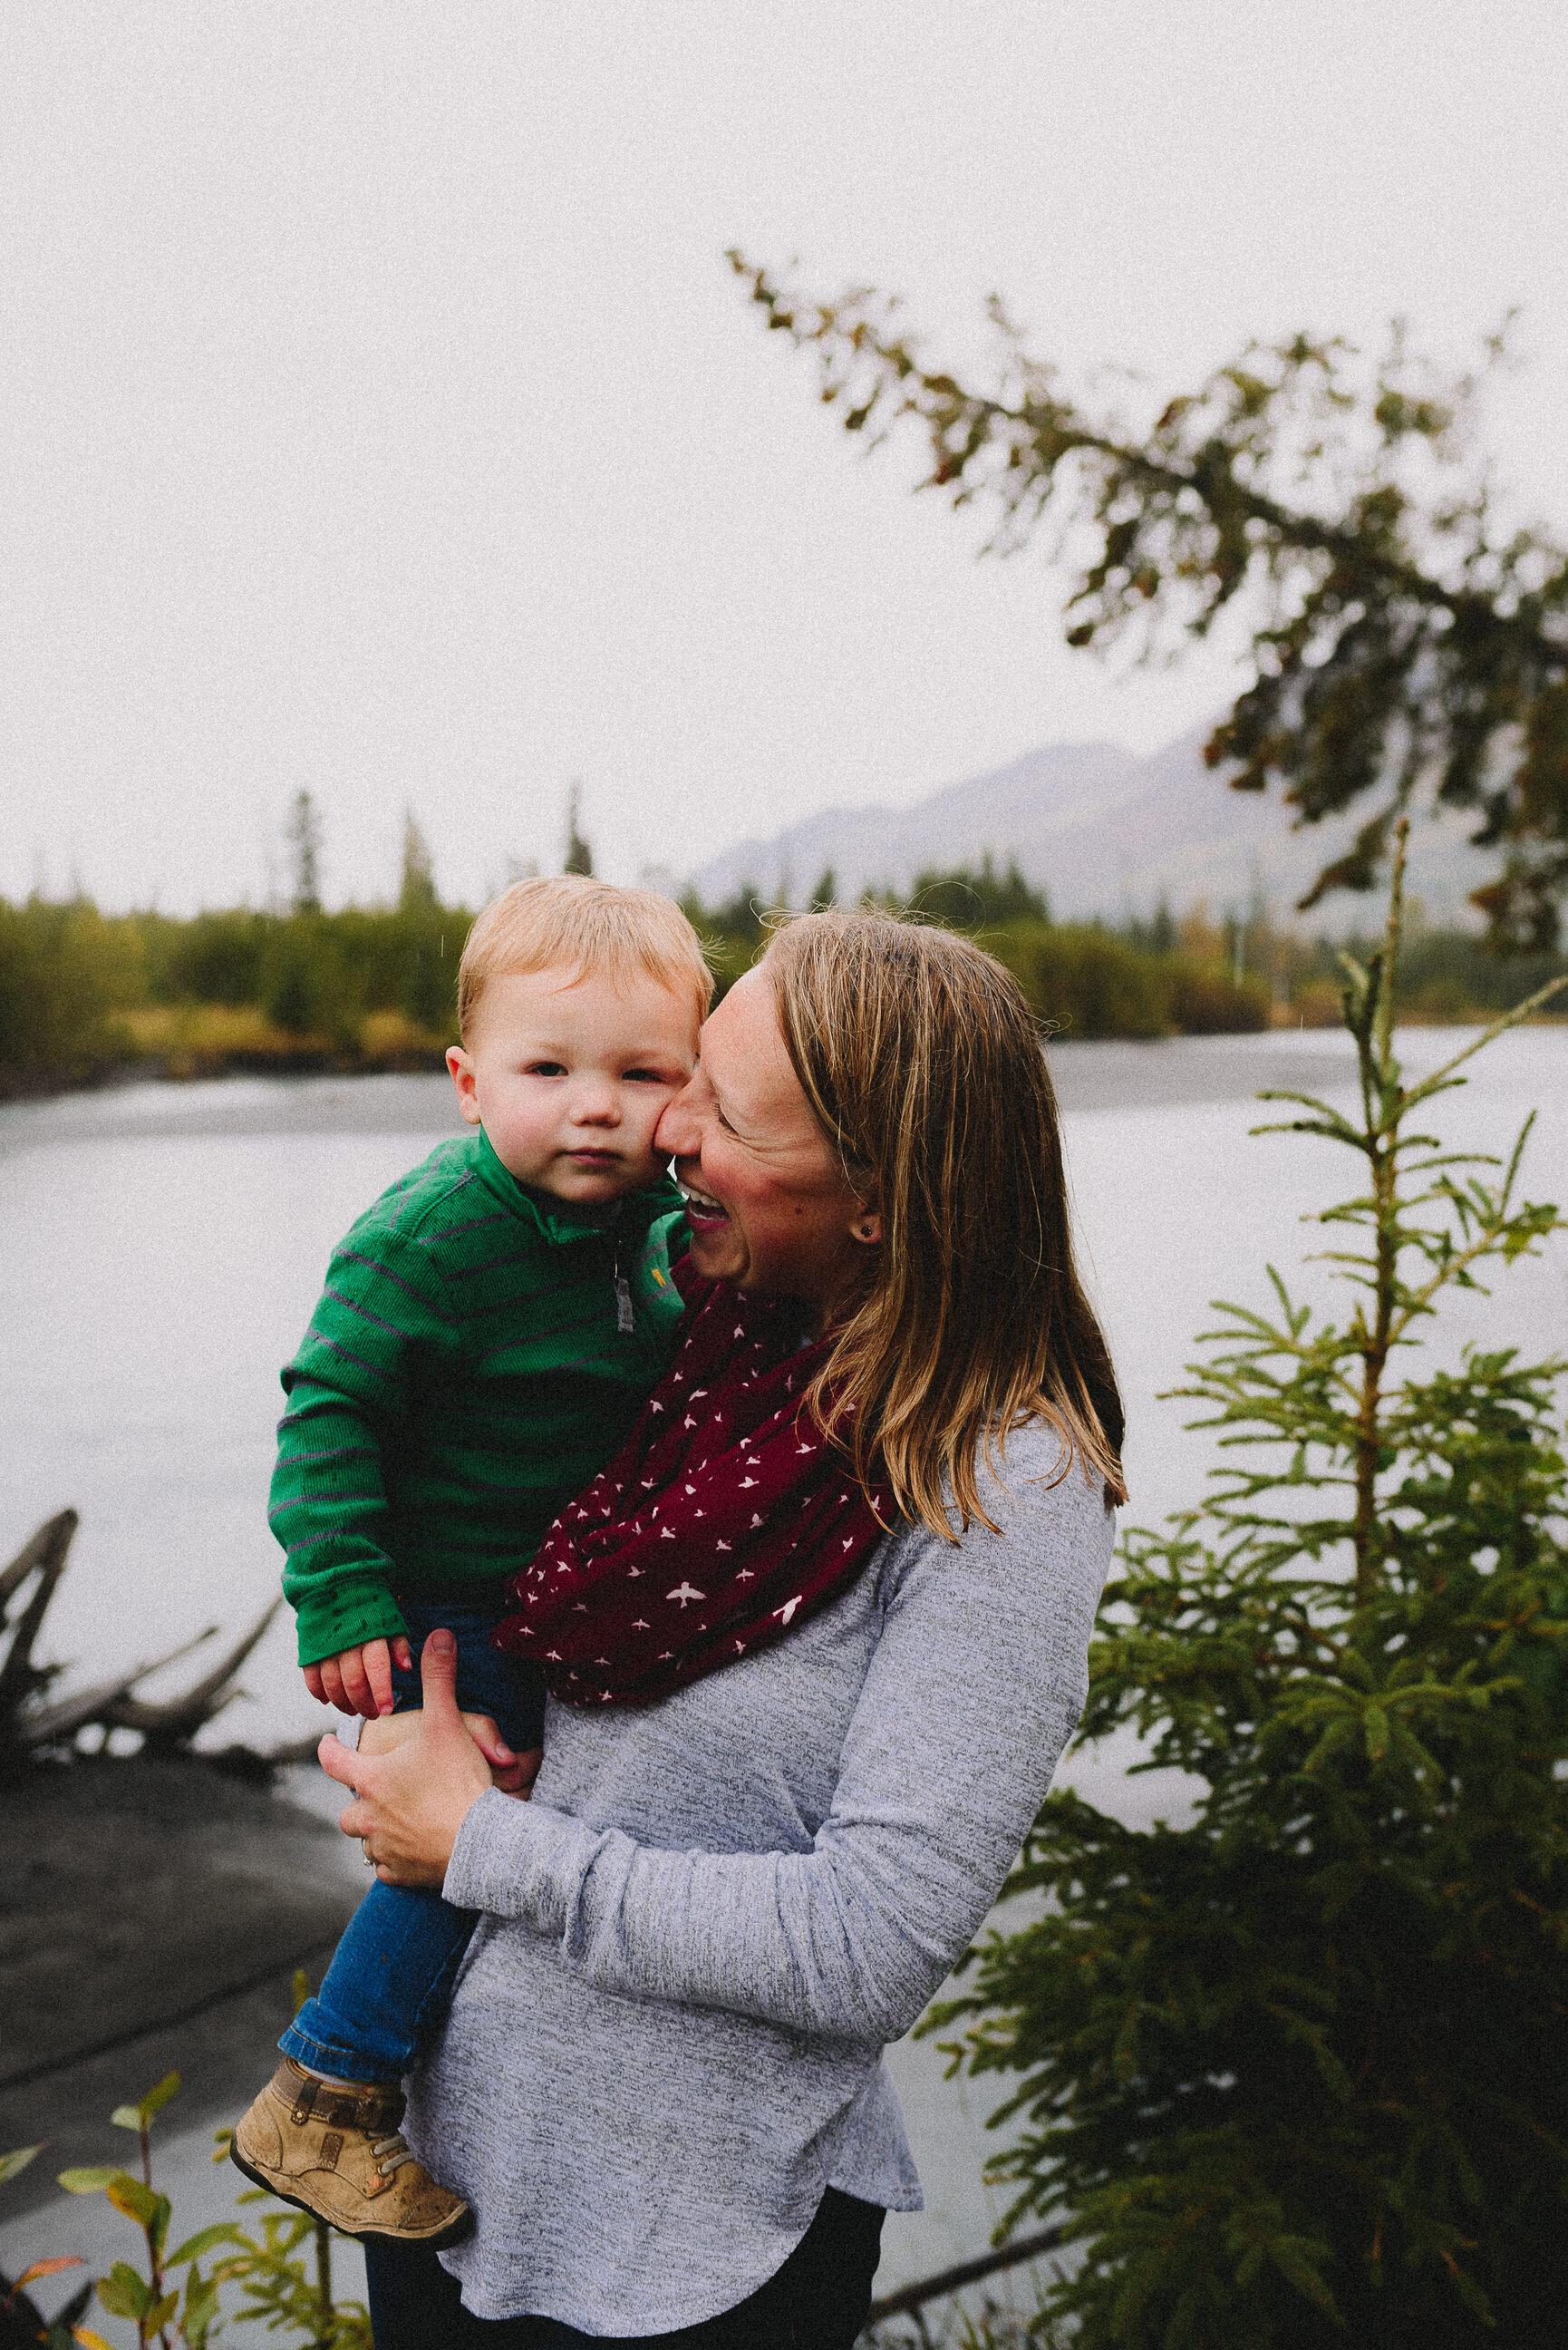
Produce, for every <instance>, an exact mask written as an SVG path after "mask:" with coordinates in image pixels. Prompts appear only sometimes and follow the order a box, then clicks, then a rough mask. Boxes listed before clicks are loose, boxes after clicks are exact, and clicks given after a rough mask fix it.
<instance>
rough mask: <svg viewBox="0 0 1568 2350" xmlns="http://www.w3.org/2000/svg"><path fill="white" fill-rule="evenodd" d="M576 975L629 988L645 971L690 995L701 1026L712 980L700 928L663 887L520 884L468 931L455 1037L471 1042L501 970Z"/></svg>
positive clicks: (565, 877)
mask: <svg viewBox="0 0 1568 2350" xmlns="http://www.w3.org/2000/svg"><path fill="white" fill-rule="evenodd" d="M557 967H559V968H566V969H571V970H574V971H575V972H576V976H577V978H578V979H605V980H607V981H608V982H609V984H610V985H611V987H613V988H616V989H618V990H621V991H624V990H625V989H626V988H628V987H629V986H630V984H631V983H632V982H633V981H634V980H635V979H636V978H637V977H638V976H639V973H640V974H641V975H643V976H644V977H646V978H649V979H655V980H658V981H659V983H660V984H661V985H662V986H665V987H669V988H671V989H675V990H680V989H682V988H684V989H688V990H689V991H690V993H691V1002H692V1006H693V1009H694V1011H695V1013H696V1016H697V1018H698V1020H699V1021H701V1020H702V1019H704V1018H705V1017H706V1015H707V1011H708V1003H709V999H710V997H711V995H712V993H713V974H712V972H711V971H710V970H709V968H708V966H707V964H706V962H704V961H703V959H702V948H701V941H700V940H699V939H698V936H697V933H696V931H694V930H693V929H692V927H691V923H690V922H689V921H688V920H687V919H686V917H685V915H684V914H683V913H682V912H681V910H680V907H679V906H678V905H676V904H675V902H674V900H673V899H670V898H664V897H661V896H660V895H659V891H658V890H657V889H618V888H617V887H616V885H615V884H614V883H613V882H611V881H596V880H593V879H590V878H589V877H588V876H587V875H586V874H577V873H558V874H550V875H542V876H540V877H539V878H538V879H534V880H528V881H514V883H513V884H512V887H511V888H510V889H504V890H503V891H502V893H501V895H500V897H499V898H493V899H491V901H490V903H489V905H488V906H486V908H485V909H484V911H483V914H481V915H480V917H479V919H478V920H477V921H476V922H475V923H474V925H473V928H472V930H471V931H470V932H469V934H468V941H467V944H466V945H465V946H464V948H463V950H462V962H460V963H459V965H458V969H457V1025H458V1034H459V1035H460V1036H461V1037H462V1041H463V1043H464V1044H465V1045H466V1044H467V1042H468V1040H469V1036H470V1034H471V1032H472V1027H473V1022H474V1015H475V1014H476V1013H477V1012H478V1010H479V1007H480V1005H481V1003H483V1001H484V991H485V989H486V988H487V987H488V986H489V984H490V983H491V981H492V980H493V979H499V978H500V977H501V976H502V974H503V973H504V972H529V971H554V970H556V968H557Z"/></svg>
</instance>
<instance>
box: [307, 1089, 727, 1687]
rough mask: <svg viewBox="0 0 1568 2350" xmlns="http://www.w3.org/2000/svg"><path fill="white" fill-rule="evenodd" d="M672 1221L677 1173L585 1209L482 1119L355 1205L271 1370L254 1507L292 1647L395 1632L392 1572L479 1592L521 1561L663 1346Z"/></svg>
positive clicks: (623, 1420) (419, 1582)
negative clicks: (261, 1493) (267, 1503)
mask: <svg viewBox="0 0 1568 2350" xmlns="http://www.w3.org/2000/svg"><path fill="white" fill-rule="evenodd" d="M672 1238H673V1239H675V1240H676V1243H677V1253H680V1194H679V1192H678V1191H676V1189H675V1187H674V1185H673V1184H672V1183H670V1182H662V1183H659V1185H657V1186H656V1187H655V1188H653V1189H652V1190H649V1191H638V1192H634V1193H632V1194H631V1195H630V1196H629V1197H628V1198H627V1199H625V1200H622V1201H618V1203H617V1205H616V1207H615V1208H614V1209H613V1210H611V1211H595V1212H594V1213H593V1214H592V1215H589V1214H587V1213H585V1212H584V1211H580V1210H574V1209H572V1208H570V1207H569V1206H568V1205H567V1204H566V1202H564V1201H554V1200H550V1199H547V1198H545V1196H544V1195H542V1194H539V1193H536V1192H531V1191H526V1190H524V1186H523V1185H522V1184H520V1183H519V1182H517V1181H516V1180H515V1179H514V1177H513V1176H511V1175H509V1174H508V1173H507V1171H506V1170H505V1168H504V1167H503V1166H502V1164H501V1161H500V1160H499V1159H497V1157H496V1156H495V1153H494V1151H493V1149H492V1148H491V1146H490V1143H489V1140H488V1139H487V1138H486V1136H485V1135H484V1133H483V1129H482V1128H474V1129H473V1130H472V1132H471V1133H468V1134H465V1135H462V1136H460V1137H458V1138H456V1139H453V1140H452V1141H451V1142H443V1143H441V1145H440V1147H439V1148H438V1149H435V1150H433V1151H432V1152H431V1155H430V1157H429V1158H428V1159H426V1160H425V1161H424V1163H423V1164H422V1166H420V1167H416V1168H415V1169H414V1170H412V1172H411V1173H410V1174H408V1175H405V1176H404V1177H403V1179H402V1180H401V1182H400V1183H394V1184H393V1185H392V1187H391V1189H390V1190H389V1191H384V1192H383V1193H382V1194H381V1197H380V1198H379V1200H378V1201H376V1203H375V1205H374V1206H373V1207H372V1208H370V1209H369V1211H367V1212H366V1213H365V1214H364V1215H363V1216H361V1217H360V1219H359V1221H358V1223H357V1224H355V1225H354V1227H353V1229H352V1230H351V1231H350V1232H348V1234H347V1236H346V1237H345V1238H344V1239H343V1240H342V1241H340V1242H339V1243H338V1245H337V1248H336V1249H335V1250H334V1252H333V1255H332V1262H331V1265H330V1268H329V1270H328V1273H327V1287H326V1289H325V1291H324V1292H323V1294H322V1297H321V1302H320V1304H319V1305H317V1309H316V1312H315V1315H314V1316H313V1318H312V1320H311V1324H310V1327H309V1329H308V1330H307V1331H306V1334H305V1337H304V1340H303V1342H302V1344H301V1346H300V1348H299V1351H298V1353H297V1354H296V1356H295V1357H294V1360H293V1361H292V1362H291V1363H289V1364H288V1365H287V1366H286V1368H285V1370H284V1373H283V1385H284V1392H285V1393H286V1396H287V1398H288V1409H287V1410H286V1413H285V1414H284V1418H283V1420H282V1423H281V1425H280V1427H279V1430H278V1458H277V1467H276V1470H275V1472H274V1476H273V1485H272V1507H271V1509H270V1511H269V1513H268V1514H269V1517H270V1520H271V1523H272V1527H273V1531H274V1532H275V1534H276V1535H277V1538H278V1540H279V1541H280V1542H281V1543H282V1544H283V1545H284V1547H285V1549H286V1551H287V1553H288V1559H287V1564H286V1566H285V1568H284V1576H283V1587H284V1592H285V1594H286V1597H287V1598H288V1600H289V1601H290V1603H291V1605H292V1606H293V1607H295V1608H296V1611H297V1613H298V1617H299V1661H300V1663H301V1664H302V1665H306V1664H314V1663H315V1662H316V1661H317V1659H319V1658H322V1657H330V1656H336V1655H337V1653H338V1651H339V1650H340V1649H343V1648H353V1647H355V1646H357V1645H358V1643H359V1642H360V1641H362V1640H373V1639H378V1638H386V1637H389V1636H390V1635H394V1634H397V1633H399V1632H400V1631H402V1630H403V1628H404V1627H403V1621H402V1617H401V1616H400V1614H399V1612H398V1606H397V1602H396V1599H395V1598H394V1596H393V1594H394V1592H395V1590H396V1589H397V1588H398V1587H400V1586H410V1587H412V1586H425V1587H427V1588H431V1589H436V1590H441V1591H447V1592H452V1593H457V1592H462V1593H468V1592H470V1591H472V1596H474V1597H476V1598H478V1597H481V1596H485V1594H486V1592H487V1591H488V1592H493V1591H494V1589H495V1588H496V1586H498V1585H499V1584H501V1583H502V1582H503V1581H504V1579H505V1577H506V1576H507V1575H514V1574H515V1573H516V1571H517V1569H518V1568H519V1567H521V1566H524V1565H526V1564H527V1562H528V1560H529V1559H530V1558H531V1557H532V1556H533V1555H534V1552H535V1549H536V1548H537V1547H538V1544H539V1542H540V1540H541V1538H542V1537H543V1535H544V1534H545V1528H546V1527H547V1526H548V1525H549V1523H550V1522H551V1520H552V1519H553V1518H554V1517H555V1515H556V1512H557V1511H558V1510H559V1509H560V1507H561V1505H562V1503H564V1502H566V1501H568V1500H569V1499H570V1498H571V1496H572V1495H573V1494H574V1493H575V1492H577V1491H578V1490H579V1489H580V1488H581V1487H582V1486H584V1485H586V1484H587V1482H589V1480H590V1479H591V1478H593V1477H594V1476H596V1475H597V1472H598V1471H599V1470H600V1469H602V1468H603V1466H604V1464H605V1462H606V1461H607V1460H609V1458H610V1457H611V1455H612V1454H613V1453H614V1452H615V1451H617V1449H618V1446H619V1444H620V1442H621V1440H622V1438H623V1437H624V1436H625V1435H626V1433H627V1430H628V1429H629V1427H630V1426H631V1423H632V1420H633V1419H635V1417H636V1415H637V1412H638V1410H639V1407H640V1406H641V1404H642V1402H643V1400H644V1399H645V1398H646V1397H647V1395H648V1394H649V1390H650V1388H653V1386H654V1385H655V1384H656V1382H657V1381H658V1379H659V1378H660V1376H661V1375H662V1373H663V1372H664V1370H665V1368H666V1367H667V1366H668V1364H669V1362H670V1357H671V1356H672V1354H673V1353H674V1347H675V1333H676V1328H677V1326H678V1324H679V1322H680V1311H681V1308H680V1297H679V1295H678V1294H677V1292H676V1289H675V1285H674V1284H673V1282H672V1281H671V1280H670V1242H671V1240H672ZM618 1272H619V1273H620V1274H622V1275H624V1277H625V1279H626V1281H627V1283H628V1286H629V1291H630V1295H631V1301H632V1313H633V1322H634V1326H633V1328H632V1329H631V1330H630V1331H629V1332H625V1331H623V1330H622V1329H620V1328H619V1326H618V1323H619V1321H620V1319H621V1318H622V1317H621V1315H619V1312H618V1297H617V1290H616V1275H617V1273H618Z"/></svg>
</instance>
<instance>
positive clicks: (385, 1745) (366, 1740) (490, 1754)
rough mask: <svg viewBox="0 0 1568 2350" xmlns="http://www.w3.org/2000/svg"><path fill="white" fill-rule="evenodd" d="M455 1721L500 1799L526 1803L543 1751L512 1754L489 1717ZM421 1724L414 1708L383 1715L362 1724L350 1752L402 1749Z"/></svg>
mask: <svg viewBox="0 0 1568 2350" xmlns="http://www.w3.org/2000/svg"><path fill="white" fill-rule="evenodd" d="M458 1719H459V1721H461V1722H462V1726H463V1728H464V1729H465V1730H466V1731H467V1732H468V1734H469V1736H470V1737H471V1738H472V1741H473V1742H474V1744H475V1745H476V1746H477V1747H478V1749H479V1751H480V1752H481V1753H482V1754H483V1757H484V1759H485V1761H486V1762H487V1763H489V1765H490V1776H491V1779H492V1781H493V1783H494V1784H495V1785H496V1786H497V1787H499V1788H500V1790H501V1792H502V1794H504V1795H521V1796H522V1797H523V1798H524V1802H526V1800H527V1798H528V1797H529V1796H530V1795H531V1794H533V1792H534V1782H535V1779H536V1778H537V1777H538V1775H539V1766H540V1764H541V1763H543V1762H544V1760H545V1750H544V1748H543V1747H542V1746H530V1747H529V1748H528V1750H527V1752H525V1753H523V1754H514V1752H513V1751H512V1749H511V1747H510V1746H508V1745H507V1743H506V1741H505V1740H504V1738H503V1737H502V1735H501V1732H500V1731H499V1730H497V1729H496V1727H495V1721H494V1717H493V1715H492V1714H488V1713H464V1714H460V1715H459V1716H458ZM423 1721H424V1716H423V1714H422V1713H421V1711H419V1709H418V1707H417V1706H416V1707H415V1708H414V1710H413V1711H411V1712H410V1713H387V1714H383V1715H382V1717H381V1719H380V1721H368V1722H366V1723H365V1725H364V1727H363V1728H362V1729H361V1731H360V1732H359V1743H358V1746H357V1747H355V1748H354V1749H353V1750H352V1751H353V1752H355V1753H357V1754H368V1755H369V1754H389V1753H390V1752H391V1751H392V1749H393V1747H394V1746H406V1745H407V1744H408V1742H409V1741H410V1738H417V1737H418V1736H419V1734H420V1730H421V1725H422V1724H423ZM344 1743H345V1744H347V1741H345V1742H344Z"/></svg>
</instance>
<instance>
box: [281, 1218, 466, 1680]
mask: <svg viewBox="0 0 1568 2350" xmlns="http://www.w3.org/2000/svg"><path fill="white" fill-rule="evenodd" d="M436 1286H437V1284H436V1283H435V1280H434V1277H433V1274H432V1272H431V1267H430V1265H429V1264H428V1263H426V1262H425V1261H424V1260H423V1257H422V1254H421V1251H420V1250H419V1248H418V1246H417V1244H410V1243H406V1242H402V1241H400V1238H399V1236H398V1235H397V1234H396V1233H391V1232H385V1231H377V1230H375V1229H374V1228H373V1227H371V1228H369V1229H368V1228H367V1227H366V1226H364V1225H357V1226H356V1227H355V1229H354V1231H353V1232H350V1233H349V1234H348V1238H347V1239H346V1240H344V1241H343V1242H341V1243H339V1245H338V1246H337V1249H336V1250H335V1251H334V1252H333V1256H332V1262H331V1264H330V1265H329V1267H328V1269H327V1286H326V1288H325V1289H324V1290H323V1292H322V1294H321V1297H320V1300H319V1302H318V1304H317V1308H316V1311H315V1313H314V1314H313V1315H312V1316H311V1320H310V1326H309V1328H308V1329H307V1330H306V1334H305V1336H304V1338H303V1339H302V1341H301V1342H300V1347H299V1350H298V1352H297V1354H296V1356H295V1357H294V1360H293V1361H292V1362H291V1363H289V1364H287V1365H286V1367H285V1369H284V1372H283V1386H284V1392H285V1393H286V1396H287V1398H288V1409H287V1410H286V1412H285V1413H284V1416H283V1419H281V1421H280V1422H279V1424H278V1451H277V1461H276V1465H275V1469H274V1471H273V1481H272V1495H271V1503H270V1506H269V1508H268V1511H267V1517H268V1522H269V1523H270V1524H271V1526H272V1530H273V1532H274V1534H275V1535H276V1536H277V1539H278V1541H279V1542H280V1543H282V1544H283V1546H284V1548H285V1550H286V1553H287V1560H286V1565H285V1567H284V1574H283V1589H284V1596H285V1597H286V1599H287V1600H288V1602H289V1604H290V1606H291V1607H293V1608H294V1609H295V1611H296V1615H297V1617H298V1619H299V1661H300V1663H301V1664H302V1665H308V1664H314V1663H316V1662H317V1659H320V1658H322V1657H331V1656H336V1655H337V1654H338V1653H339V1651H340V1650H342V1649H344V1648H353V1647H356V1646H358V1644H359V1643H360V1642H361V1641H364V1640H375V1639H384V1638H391V1637H394V1636H395V1635H396V1634H398V1633H400V1632H401V1631H402V1630H403V1629H404V1625H403V1619H402V1617H401V1616H400V1614H399V1612H398V1607H397V1603H396V1601H395V1600H394V1599H393V1597H392V1592H391V1576H392V1562H391V1560H390V1558H389V1556H388V1554H387V1549H386V1541H387V1534H388V1523H389V1494H388V1484H387V1463H388V1461H389V1458H390V1457H391V1456H392V1454H393V1452H394V1451H395V1448H396V1447H397V1446H398V1445H399V1443H400V1442H401V1441H404V1440H405V1433H406V1430H407V1425H408V1419H409V1409H410V1385H411V1381H412V1379H413V1377H414V1372H415V1367H416V1364H417V1362H418V1359H419V1357H421V1355H423V1356H425V1357H427V1358H428V1357H430V1356H431V1354H432V1353H439V1352H440V1351H441V1350H447V1351H450V1350H451V1348H452V1347H453V1345H454V1344H455V1340H456V1324H455V1321H454V1318H453V1317H452V1315H450V1314H448V1313H446V1312H445V1311H443V1309H442V1307H441V1304H440V1302H439V1299H438V1297H437V1295H435V1292H436Z"/></svg>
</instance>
